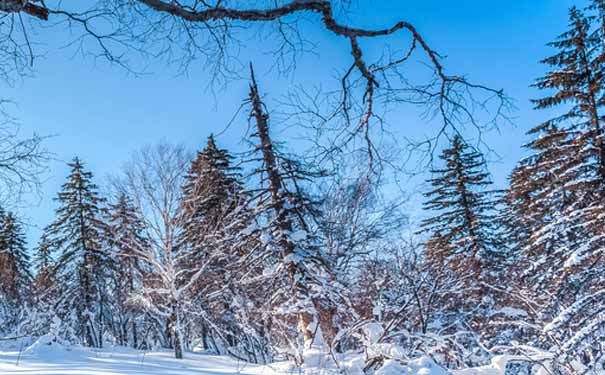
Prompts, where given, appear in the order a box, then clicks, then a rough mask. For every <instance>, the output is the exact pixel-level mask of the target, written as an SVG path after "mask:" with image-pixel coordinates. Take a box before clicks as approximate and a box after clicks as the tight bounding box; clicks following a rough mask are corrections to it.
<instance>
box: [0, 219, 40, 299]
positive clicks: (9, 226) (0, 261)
mask: <svg viewBox="0 0 605 375" xmlns="http://www.w3.org/2000/svg"><path fill="white" fill-rule="evenodd" d="M1 225H2V226H1V228H0V292H1V294H2V295H3V297H4V298H5V299H6V300H8V301H9V303H10V304H11V305H13V306H15V307H18V306H23V304H24V303H25V302H26V301H27V300H28V299H29V297H30V296H31V295H30V294H29V291H30V290H31V288H30V286H31V282H32V280H33V276H32V273H31V269H30V267H31V265H30V257H29V252H28V250H27V248H26V243H25V233H24V232H23V228H22V226H21V224H20V223H19V222H18V220H17V219H16V217H15V216H14V214H13V213H12V212H8V213H6V214H5V215H3V217H2V223H1Z"/></svg>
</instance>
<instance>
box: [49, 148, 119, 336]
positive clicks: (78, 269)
mask: <svg viewBox="0 0 605 375" xmlns="http://www.w3.org/2000/svg"><path fill="white" fill-rule="evenodd" d="M68 166H69V167H70V169H71V172H70V174H69V176H68V177H67V182H66V183H65V184H63V186H62V189H61V191H60V192H59V193H58V195H57V198H56V201H57V202H58V203H59V207H58V208H57V209H56V219H55V221H54V222H53V223H52V224H51V225H50V226H49V232H48V234H49V238H50V241H52V243H53V244H54V245H55V246H56V247H57V249H58V251H59V253H60V254H59V259H58V262H57V265H56V267H55V270H56V275H55V277H56V279H57V282H58V283H59V285H58V294H59V295H58V301H57V303H56V308H57V311H56V313H57V315H59V316H60V318H61V319H62V320H63V323H64V324H66V325H67V327H68V329H71V330H73V332H74V333H75V335H76V336H77V339H79V340H80V341H81V342H82V343H83V344H85V345H87V346H93V347H101V346H102V343H103V340H102V339H103V334H104V331H105V328H104V325H105V319H106V318H107V316H106V312H107V311H108V310H107V304H108V302H109V301H108V296H107V276H108V272H109V271H108V270H109V267H110V258H109V257H108V254H107V253H106V251H105V249H104V248H103V246H102V224H101V221H100V218H101V206H100V205H101V203H102V199H101V197H100V196H99V193H98V191H97V186H96V185H95V184H94V183H93V182H92V173H91V172H88V171H86V170H85V169H84V165H83V164H82V162H81V161H80V159H78V158H75V159H74V160H73V161H72V162H71V163H69V164H68Z"/></svg>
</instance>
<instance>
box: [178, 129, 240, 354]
mask: <svg viewBox="0 0 605 375" xmlns="http://www.w3.org/2000/svg"><path fill="white" fill-rule="evenodd" d="M232 160H233V157H232V156H231V155H230V154H229V153H228V151H227V150H224V149H219V148H218V147H217V146H216V143H215V140H214V137H213V136H212V135H211V136H210V137H208V141H207V144H206V146H205V147H204V149H203V150H202V151H200V152H198V154H197V157H196V158H195V159H194V160H193V161H192V163H191V167H190V169H189V171H188V173H187V175H186V176H185V184H184V185H183V197H182V208H181V214H180V222H181V225H182V226H183V231H182V236H181V237H182V240H181V244H180V252H181V253H182V254H183V262H184V263H186V264H185V265H181V266H182V267H183V268H185V267H188V270H189V271H188V272H186V273H187V275H186V276H185V279H188V278H189V277H192V276H194V275H196V273H197V272H199V271H200V270H201V269H202V268H203V269H204V271H203V272H204V274H203V276H202V277H199V276H197V281H196V282H195V285H193V286H192V287H191V291H190V293H191V295H192V299H193V300H194V301H196V302H195V304H198V305H201V306H204V307H205V310H206V311H205V312H206V313H207V314H209V315H210V316H212V319H213V324H211V325H209V324H208V322H206V321H205V320H204V319H201V320H199V326H200V330H201V332H200V335H201V336H202V343H203V345H204V347H205V349H210V341H216V340H215V338H212V340H210V338H209V333H210V332H209V331H210V329H209V326H212V327H213V330H214V331H216V330H217V329H218V328H219V327H220V330H221V332H215V334H216V335H217V336H218V337H217V339H221V340H222V341H226V342H225V343H224V344H225V345H226V346H227V347H233V346H235V344H236V343H235V336H236V333H235V331H236V330H238V328H237V327H236V322H235V321H234V319H233V317H234V315H235V312H234V306H233V300H234V299H236V298H242V295H241V293H242V289H247V288H241V285H240V287H236V284H239V283H238V280H237V275H236V274H235V272H237V271H236V270H235V268H237V263H238V260H239V258H240V257H241V256H242V255H243V254H244V253H245V252H246V249H245V247H248V246H249V245H250V239H249V238H248V239H247V238H246V237H249V236H242V234H241V232H242V230H243V229H244V228H245V227H246V226H247V223H248V222H249V221H250V220H251V212H250V210H248V209H246V207H245V204H246V203H247V201H248V199H249V196H248V195H247V194H246V193H245V191H244V188H243V183H242V182H241V175H240V174H239V169H238V168H235V167H233V166H232V165H231V164H232ZM210 296H213V297H212V298H210ZM240 329H241V328H240ZM251 330H252V329H251V327H247V328H244V329H243V332H241V331H240V332H239V334H243V335H245V332H246V331H247V332H250V331H251ZM215 349H216V348H215Z"/></svg>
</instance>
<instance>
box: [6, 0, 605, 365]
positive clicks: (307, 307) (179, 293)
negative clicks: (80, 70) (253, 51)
mask: <svg viewBox="0 0 605 375" xmlns="http://www.w3.org/2000/svg"><path fill="white" fill-rule="evenodd" d="M84 3H86V4H84ZM351 4H352V3H350V2H348V1H343V2H342V3H341V2H337V1H327V0H317V1H316V0H293V1H283V2H282V1H267V2H258V3H256V2H250V4H247V5H246V4H245V2H239V1H221V0H217V1H200V0H182V1H172V0H171V1H167V0H102V1H98V2H97V1H90V2H89V1H85V2H83V4H79V3H77V2H70V1H66V0H64V1H63V2H61V1H41V0H0V22H1V23H0V33H1V35H0V57H1V58H0V76H2V78H3V79H4V81H5V83H6V84H7V85H9V84H11V83H10V82H13V80H15V79H24V80H27V79H29V78H28V77H27V76H28V74H29V73H30V70H33V69H35V65H33V62H34V60H36V61H37V60H38V59H39V58H40V57H39V56H38V55H37V52H36V48H38V47H39V46H38V45H37V44H36V43H35V42H33V41H32V38H34V35H31V33H30V31H31V30H30V28H33V27H34V26H31V24H30V23H29V21H28V20H29V19H31V20H33V21H32V22H36V23H42V24H44V25H48V28H44V29H42V30H45V32H49V33H59V31H60V30H61V28H62V27H67V28H69V29H73V30H75V34H74V35H75V38H76V39H75V41H72V42H71V43H72V44H73V45H74V46H75V47H74V48H76V49H85V50H86V51H87V54H90V55H92V56H94V57H93V58H94V59H102V60H104V61H107V62H108V63H109V64H110V65H112V66H116V67H115V68H112V69H121V70H125V71H128V72H134V71H135V70H136V68H137V67H136V66H133V65H132V61H133V59H132V58H129V57H127V56H129V54H136V55H137V56H138V57H136V58H134V61H138V60H137V59H152V58H162V59H166V60H169V61H170V62H173V63H174V64H176V65H187V64H191V63H193V62H194V61H198V60H201V61H203V62H202V64H203V65H204V66H205V67H207V68H208V69H209V70H210V72H211V74H212V76H213V78H212V81H214V80H216V82H213V83H211V84H212V85H215V84H216V85H217V86H212V87H217V90H216V94H215V95H216V96H217V97H218V98H220V96H221V93H222V91H221V90H225V89H224V88H223V89H221V88H218V87H219V86H221V85H227V86H228V84H229V82H232V81H231V80H235V79H237V80H239V81H240V82H241V81H244V82H245V83H246V87H247V93H246V95H245V96H243V97H241V106H240V109H239V110H238V113H237V114H236V115H235V116H234V117H233V120H232V122H231V123H229V124H224V125H225V126H227V127H233V128H236V131H237V132H239V135H240V138H241V139H242V142H241V144H242V145H243V146H242V148H241V149H237V150H231V149H228V148H227V147H225V146H224V145H222V144H221V143H222V142H221V137H220V135H217V134H212V133H210V132H208V133H207V134H206V139H205V140H204V142H203V144H202V145H201V146H200V147H199V149H197V150H193V151H192V150H189V148H188V147H186V146H183V145H180V144H178V143H173V142H170V141H167V140H164V141H160V142H157V143H155V144H153V145H149V146H145V147H142V148H139V149H138V151H134V152H133V154H132V157H131V158H130V160H129V161H127V162H126V163H125V164H124V165H123V167H122V168H121V169H119V168H117V167H116V169H115V170H116V172H115V173H113V174H112V175H111V176H109V177H108V178H102V176H97V174H96V172H95V170H93V169H92V168H90V167H89V164H88V163H87V160H84V159H83V158H81V157H79V156H74V157H73V159H72V160H71V161H69V162H68V163H67V168H68V170H69V173H68V174H67V175H65V176H63V177H62V178H63V180H62V185H61V187H60V189H59V191H56V192H55V194H54V195H53V197H52V199H53V205H54V213H53V214H52V220H51V221H49V222H48V223H46V224H45V227H44V228H43V230H42V231H41V232H42V235H41V236H40V238H39V239H38V241H37V243H33V244H32V243H29V242H28V238H27V231H28V225H29V224H28V222H27V219H26V217H27V215H26V211H27V207H25V208H24V207H23V205H22V204H17V205H15V204H12V203H11V202H13V203H14V202H17V201H19V202H22V201H23V199H22V198H23V197H24V196H25V197H26V196H27V195H28V192H30V193H31V191H35V190H36V189H37V188H39V187H40V186H41V184H43V180H44V174H45V173H47V169H48V168H47V167H46V166H47V164H48V163H50V161H51V160H53V155H52V150H51V149H49V148H48V147H47V146H46V143H47V141H48V139H47V137H45V136H38V135H34V136H32V137H24V136H23V135H22V134H21V133H19V132H17V131H15V130H13V129H15V128H14V127H13V125H14V118H13V117H12V115H11V114H10V111H9V109H8V108H9V107H7V105H8V104H10V99H9V98H6V99H4V98H0V104H2V113H1V118H2V122H1V124H2V125H1V126H2V131H0V184H1V185H2V187H1V188H0V193H2V194H3V195H4V196H5V197H3V202H5V203H3V204H2V205H1V206H0V374H4V373H6V374H12V373H19V372H17V370H18V368H19V366H20V362H21V360H22V359H21V358H23V361H25V362H24V364H25V365H26V366H27V361H28V360H30V359H28V358H30V357H31V358H33V359H34V360H35V358H37V357H36V355H38V356H40V353H41V350H44V351H45V352H44V353H46V355H48V358H47V359H46V360H49V362H48V363H46V364H42V365H40V366H42V367H40V368H38V370H37V371H38V372H36V370H30V371H33V372H30V373H39V374H60V373H65V374H66V373H70V374H72V373H73V374H76V373H77V374H89V373H90V374H92V373H99V374H100V373H101V372H94V370H89V371H92V372H60V371H61V370H53V369H52V367H53V366H56V365H57V363H59V364H60V363H61V362H62V361H68V359H67V358H71V357H70V356H72V357H73V356H75V354H73V353H97V354H95V356H98V355H103V353H105V354H106V353H109V351H111V353H113V352H116V353H155V352H157V353H163V354H166V353H170V356H171V357H173V359H174V361H173V362H170V363H173V365H166V366H167V367H166V369H164V371H163V372H161V371H160V370H157V369H155V370H153V371H152V370H149V369H147V370H146V369H144V368H142V369H140V370H136V369H135V370H133V369H132V368H128V369H126V367H124V368H123V369H122V370H121V371H123V372H112V373H124V374H138V373H141V374H145V373H147V374H152V373H153V374H156V373H158V374H189V373H192V374H193V373H203V374H206V373H208V374H215V373H214V372H203V371H201V370H200V371H199V372H193V370H191V371H192V372H184V371H185V370H179V367H178V366H179V361H181V362H183V361H187V360H191V359H192V358H195V360H196V361H200V363H203V362H204V361H205V359H204V358H213V359H212V360H216V358H224V360H225V361H227V360H228V361H237V363H238V364H239V363H246V364H249V365H250V366H256V367H251V368H253V369H256V370H254V371H256V373H258V374H270V373H272V372H271V371H274V373H276V374H278V373H279V374H285V373H304V374H324V375H325V374H351V375H366V374H367V375H395V374H418V375H441V374H456V375H465V374H466V375H475V374H477V375H518V374H520V375H530V374H540V375H586V374H603V373H605V225H604V224H605V203H604V202H605V143H604V141H605V113H604V112H605V1H604V0H591V1H588V2H587V3H586V4H584V3H581V4H578V5H577V6H574V7H572V8H571V9H569V12H568V23H567V24H560V25H557V26H556V27H557V29H559V30H560V33H559V35H553V36H552V42H550V43H549V44H548V49H549V50H550V51H551V54H550V55H545V56H543V57H542V60H541V61H540V62H539V63H540V64H541V67H540V69H541V71H542V72H543V73H542V75H541V76H539V77H535V81H533V82H526V84H527V85H532V86H531V87H532V88H533V89H535V90H537V92H539V93H541V96H539V97H537V98H535V99H533V100H532V103H531V105H532V107H533V108H534V110H535V111H536V112H539V118H542V120H541V121H540V122H537V123H534V124H527V123H525V124H526V125H523V126H522V128H523V131H526V132H527V133H526V134H527V136H528V137H529V139H530V141H529V142H528V143H525V144H521V143H519V145H518V146H519V147H520V148H522V153H523V155H524V157H523V158H522V159H520V160H518V161H516V163H515V166H514V168H513V169H512V170H508V171H507V172H506V174H507V175H508V178H507V180H506V186H505V187H504V188H502V187H499V186H497V184H495V183H494V182H493V177H492V174H491V173H490V168H492V166H493V165H492V163H490V161H489V160H490V155H491V148H490V145H489V144H486V143H485V142H484V141H482V138H481V137H480V135H481V134H484V133H486V132H490V131H492V130H493V129H495V128H502V127H506V126H508V125H507V124H506V123H508V122H511V121H512V120H511V118H512V117H513V114H511V113H512V112H514V108H513V107H514V105H513V104H512V99H513V98H510V97H509V96H508V94H507V93H506V89H503V90H501V89H499V88H498V89H496V88H492V87H491V86H489V85H484V84H482V83H480V82H475V81H473V80H471V78H470V77H472V73H473V72H472V71H471V72H462V73H464V74H468V77H469V78H467V76H466V75H457V74H451V73H450V71H449V70H448V69H447V62H448V60H447V59H445V58H444V57H443V56H442V55H441V54H439V53H438V52H437V51H436V50H434V49H433V47H432V45H431V43H430V42H429V41H428V40H425V37H424V34H423V32H422V31H421V30H418V29H416V27H415V26H414V24H412V23H408V22H406V21H399V22H397V23H395V24H394V25H389V26H386V28H383V29H380V28H379V29H374V28H368V29H366V28H358V26H356V25H355V24H353V23H349V22H350V21H348V18H347V17H345V16H343V14H346V13H347V11H348V10H349V9H350V7H353V6H354V5H351ZM250 6H251V7H250ZM303 16H304V17H303ZM53 20H54V21H53ZM47 23H48V24H47ZM45 27H46V26H45ZM257 27H260V28H264V27H269V28H270V29H269V30H260V31H259V30H256V29H255V28H257ZM312 28H319V29H321V30H322V31H323V32H325V33H329V34H330V35H332V36H334V37H338V38H341V39H343V40H345V41H346V43H345V44H344V46H345V47H342V48H344V50H345V56H348V57H347V58H348V62H347V63H346V64H348V65H347V66H345V67H344V68H343V69H342V70H339V71H338V72H340V73H338V74H337V77H336V79H335V82H333V83H332V85H333V87H334V89H332V88H330V89H326V90H325V91H322V92H314V91H313V89H312V88H311V87H304V88H303V89H302V91H298V92H296V93H294V92H293V93H291V94H290V95H288V96H286V99H284V100H283V101H282V102H280V103H277V102H276V101H274V100H271V99H269V98H270V96H271V93H270V91H269V90H268V89H267V88H266V87H265V86H264V81H265V80H266V79H267V74H266V73H265V72H264V71H263V73H260V72H259V71H260V70H259V69H256V62H255V61H252V62H247V61H246V62H240V61H237V59H238V58H237V57H236V55H237V53H233V52H232V50H231V48H233V47H232V46H233V44H237V43H240V42H242V43H262V40H263V38H265V37H266V35H270V36H272V37H273V38H275V43H277V45H278V46H279V48H278V49H277V50H274V51H273V55H271V56H269V57H266V58H268V59H275V65H276V66H277V68H276V69H277V70H278V71H279V72H280V73H279V74H288V73H287V72H289V71H290V70H295V69H297V67H296V62H295V60H294V59H296V58H297V57H296V56H299V55H300V54H306V53H308V52H307V47H306V46H305V41H306V38H307V37H308V38H312V37H313V35H314V34H313V33H311V32H310V31H309V29H312ZM265 33H267V34H265ZM248 34H250V35H252V34H257V35H260V36H257V38H259V41H255V42H250V41H248V40H247V39H246V37H247V35H248ZM399 34H402V35H405V38H406V39H404V41H405V46H406V47H405V48H404V49H402V50H396V49H395V47H394V45H393V46H392V47H393V48H392V49H391V48H386V47H385V51H386V52H382V53H381V55H380V56H376V55H375V54H373V53H372V52H369V50H370V48H369V47H368V44H369V43H378V44H379V45H380V46H381V47H380V48H382V46H383V45H386V46H387V47H391V45H389V43H393V42H392V41H393V39H389V38H393V37H394V36H398V35H399ZM433 38H435V36H433ZM362 41H363V42H362ZM397 43H398V44H399V45H401V44H402V43H401V40H400V41H398V42H397ZM339 48H340V47H339ZM77 58H78V57H77ZM412 60H421V62H420V63H419V64H420V65H422V67H423V69H425V74H424V75H422V74H417V72H416V71H414V70H412V71H410V70H408V69H410V68H409V65H410V64H411V61H412ZM235 61H237V63H235ZM318 69H326V70H329V69H330V67H327V66H324V65H322V66H321V67H319V66H318ZM426 70H428V74H426ZM133 74H136V73H133ZM269 74H272V73H269ZM275 74H278V73H275ZM236 76H237V78H235V77H236ZM142 79H144V78H142ZM330 87H332V86H330ZM74 95H76V94H74ZM218 106H219V107H220V99H219V104H218ZM400 106H412V107H414V108H418V111H420V112H422V113H421V115H420V118H421V122H422V121H430V122H431V123H433V124H437V125H436V126H435V127H434V128H431V129H430V130H428V131H429V132H430V134H429V135H428V136H427V137H426V138H425V140H423V141H422V142H418V143H414V144H412V145H410V148H413V149H414V152H417V153H419V154H421V155H422V156H421V157H419V158H418V160H420V161H419V162H418V163H419V164H421V166H422V167H421V168H422V169H426V170H425V171H424V172H423V173H422V174H420V178H421V179H422V180H423V182H422V183H421V184H420V186H421V190H422V194H421V195H420V197H418V198H412V199H418V200H419V204H421V205H422V211H423V214H422V220H420V221H419V222H417V223H414V222H413V221H412V220H410V217H409V212H407V210H406V209H405V208H404V207H405V204H406V201H407V200H409V199H410V198H409V196H408V195H406V193H405V191H402V190H400V189H398V188H394V187H393V186H394V184H393V180H395V179H396V178H397V176H400V173H403V172H402V171H401V169H399V168H398V167H397V166H396V165H398V164H397V163H398V162H399V161H400V160H399V159H400V158H402V156H401V154H400V153H397V152H394V151H393V150H388V149H386V148H385V147H384V145H382V144H381V142H380V139H381V137H384V136H385V134H387V135H388V130H385V128H386V127H387V125H386V124H387V121H386V120H385V117H384V116H385V114H386V113H388V112H389V110H390V108H394V107H400ZM284 108H285V109H284ZM520 121H521V122H523V121H524V120H523V119H521V120H520ZM293 124H294V125H293ZM174 126H175V127H178V124H175V125H174ZM288 126H298V128H300V129H302V130H301V131H302V134H303V135H304V137H305V140H304V141H297V140H296V139H295V137H291V136H288V133H284V132H282V131H277V130H276V129H283V128H286V127H288ZM478 135H479V136H478ZM301 144H307V145H308V144H310V145H311V147H310V149H311V150H312V151H301V149H302V147H300V145H301ZM414 176H415V177H418V174H415V175H414ZM40 348H44V349H40ZM53 348H54V349H53ZM49 351H50V352H49ZM130 351H132V352H130ZM15 353H18V354H15ZM32 353H33V354H32ZM48 353H50V354H48ZM53 353H54V354H53ZM70 353H71V354H70ZM98 353H101V354H98ZM200 353H202V354H201V355H200ZM78 355H80V354H78ZM137 355H139V354H137ZM141 355H144V354H141ZM28 356H29V357H28ZM150 356H151V354H150ZM204 356H208V357H204ZM15 358H16V360H15ZM40 358H42V359H44V358H46V357H44V356H42V357H40ZM74 358H75V357H74ZM108 358H109V357H108ZM111 358H113V357H111ZM137 358H138V357H137ZM151 358H152V357H151ZM50 359H52V360H50ZM173 359H171V361H172V360H173ZM13 361H16V363H14V364H13V363H12V362H13ZM116 361H119V360H116ZM150 361H151V359H150ZM208 361H210V359H208ZM9 362H10V363H9ZM125 362H126V361H125ZM142 363H143V362H142V361H141V366H143V364H142ZM183 363H185V362H183ZM229 363H231V362H229ZM13 365H14V367H10V366H13ZM273 365H275V366H277V367H271V366H273ZM44 366H46V367H44ZM170 366H174V367H173V368H170ZM280 366H281V367H280ZM44 369H49V370H48V371H58V372H44V371H45V370H44ZM11 370H12V371H15V372H10V371H11ZM98 371H101V370H98ZM118 371H120V370H118ZM136 371H140V372H136ZM154 371H157V372H154ZM180 371H181V372H180ZM250 371H252V370H250ZM220 373H240V370H239V369H238V370H237V371H231V370H229V371H226V372H220ZM244 373H247V374H248V372H245V371H244ZM103 374H104V372H103Z"/></svg>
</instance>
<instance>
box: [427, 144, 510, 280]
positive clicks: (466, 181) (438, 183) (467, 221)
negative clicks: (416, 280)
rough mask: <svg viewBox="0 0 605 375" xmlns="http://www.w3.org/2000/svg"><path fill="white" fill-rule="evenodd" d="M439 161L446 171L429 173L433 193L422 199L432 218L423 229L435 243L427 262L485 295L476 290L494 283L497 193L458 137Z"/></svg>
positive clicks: (475, 154)
mask: <svg viewBox="0 0 605 375" xmlns="http://www.w3.org/2000/svg"><path fill="white" fill-rule="evenodd" d="M440 158H441V160H443V162H444V164H445V165H444V168H443V169H433V170H432V171H431V173H432V174H433V176H434V177H433V178H432V179H430V180H428V182H429V183H430V185H431V187H432V190H431V191H429V192H427V193H425V196H426V197H427V198H428V201H427V202H425V204H424V208H425V209H426V210H430V211H431V212H434V215H433V216H431V217H429V218H426V219H424V220H423V221H422V223H421V228H422V230H423V231H426V232H428V233H430V234H431V236H432V238H433V239H432V241H433V246H430V249H429V250H430V252H429V253H428V254H427V256H428V258H429V261H430V262H434V263H435V264H437V265H439V266H441V265H443V266H445V267H449V268H451V269H452V270H454V271H455V272H457V273H458V274H460V275H461V277H464V278H466V279H467V282H468V283H469V285H472V286H473V287H474V288H479V289H484V287H483V286H480V284H481V283H490V282H492V281H493V280H494V277H495V272H496V268H497V266H498V263H499V261H500V256H501V242H500V241H499V239H498V235H497V227H498V223H497V215H496V213H495V211H494V208H495V207H496V206H497V199H496V198H497V197H496V191H494V190H488V189H487V188H488V187H489V185H491V183H492V182H491V180H490V178H489V173H488V172H487V168H486V165H485V161H484V159H483V156H482V155H481V154H480V153H479V152H478V151H476V150H474V149H473V148H472V147H471V146H469V145H468V144H466V143H465V142H464V141H463V140H462V138H461V137H460V136H458V135H456V136H454V138H453V140H452V144H451V147H450V148H447V149H445V150H443V152H442V154H441V156H440Z"/></svg>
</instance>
